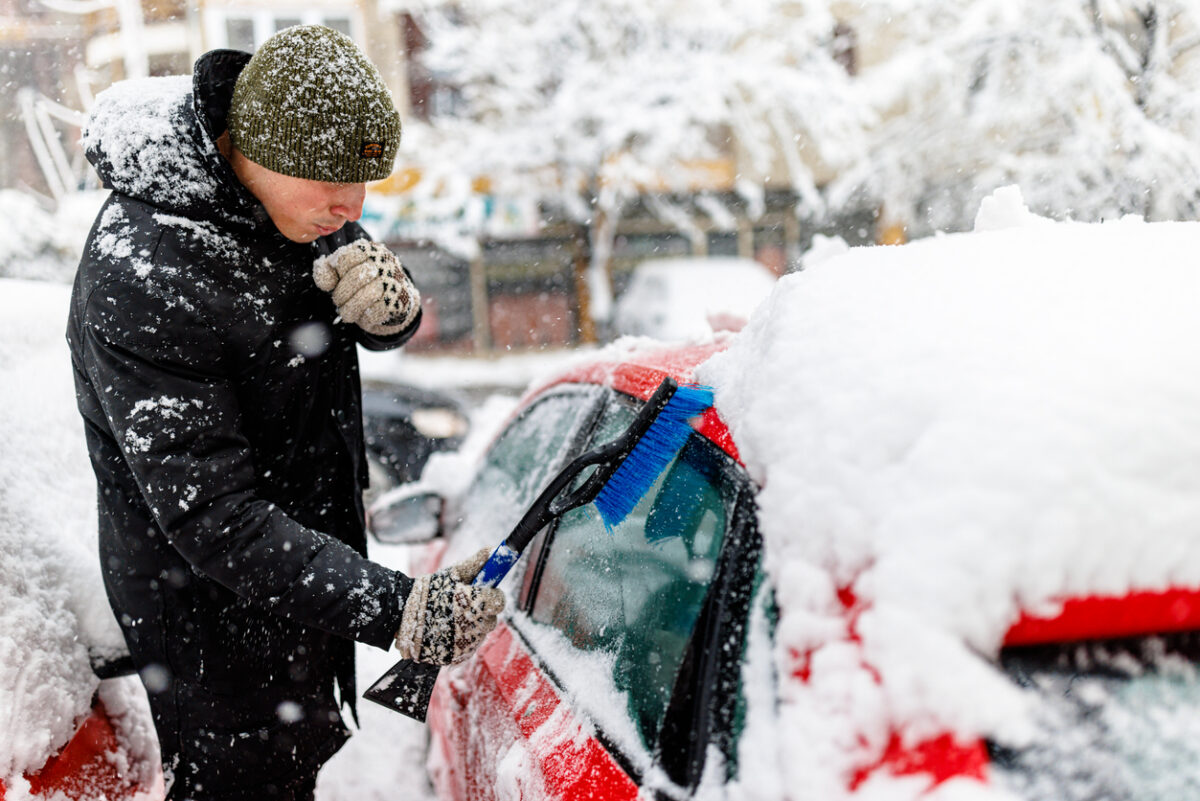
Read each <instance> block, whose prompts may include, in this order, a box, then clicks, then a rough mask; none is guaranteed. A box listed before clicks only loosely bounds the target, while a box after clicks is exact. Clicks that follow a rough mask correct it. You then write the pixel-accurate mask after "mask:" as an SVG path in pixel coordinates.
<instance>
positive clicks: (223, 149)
mask: <svg viewBox="0 0 1200 801" xmlns="http://www.w3.org/2000/svg"><path fill="white" fill-rule="evenodd" d="M217 151H218V152H220V154H221V155H222V156H224V157H225V158H226V159H228V158H230V156H232V155H233V140H232V139H230V138H229V130H228V129H226V130H225V131H224V132H223V133H222V134H221V135H220V136H218V137H217Z"/></svg>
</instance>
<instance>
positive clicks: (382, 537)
mask: <svg viewBox="0 0 1200 801" xmlns="http://www.w3.org/2000/svg"><path fill="white" fill-rule="evenodd" d="M444 504H445V499H443V498H442V496H441V495H438V494H437V493H436V492H430V491H428V490H422V489H419V488H417V487H413V486H408V487H400V488H399V489H396V490H393V491H392V492H389V493H387V494H386V495H384V496H382V497H381V498H379V500H377V501H375V503H373V504H372V505H371V508H370V510H369V511H368V512H367V530H368V531H370V532H371V536H373V537H374V538H375V539H376V540H378V541H379V542H381V543H383V544H385V545H418V544H420V543H423V542H429V541H430V540H432V539H433V538H434V537H437V536H438V535H439V534H441V517H442V506H443V505H444Z"/></svg>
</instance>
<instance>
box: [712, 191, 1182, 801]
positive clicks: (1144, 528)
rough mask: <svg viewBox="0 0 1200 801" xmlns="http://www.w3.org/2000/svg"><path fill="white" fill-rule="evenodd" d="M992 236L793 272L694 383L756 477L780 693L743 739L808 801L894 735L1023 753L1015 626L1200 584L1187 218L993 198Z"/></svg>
mask: <svg viewBox="0 0 1200 801" xmlns="http://www.w3.org/2000/svg"><path fill="white" fill-rule="evenodd" d="M1010 226H1011V227H1010ZM979 228H980V229H981V230H978V231H976V232H974V233H970V234H958V235H952V236H945V237H940V238H936V239H932V240H925V241H919V242H915V243H913V244H910V245H907V246H903V247H900V248H859V249H854V250H851V251H849V252H847V253H845V254H843V255H840V256H834V257H832V258H829V259H827V260H824V261H821V262H819V263H818V264H816V265H815V266H813V267H812V268H811V269H808V270H805V271H804V272H801V273H797V274H795V275H790V276H787V277H785V278H784V279H782V280H781V281H780V283H779V285H778V287H777V289H776V291H775V292H774V294H773V295H772V296H771V298H770V299H769V300H768V301H767V302H766V303H764V304H763V306H762V307H761V308H760V309H759V311H758V312H757V314H756V316H755V318H754V319H753V320H752V321H751V322H750V324H749V325H748V326H747V327H746V329H745V330H744V331H743V332H742V333H740V334H739V335H738V336H737V338H736V339H735V340H734V342H733V344H732V345H731V346H730V348H729V349H728V351H727V352H725V353H723V354H719V355H717V356H715V357H714V358H713V359H712V360H711V361H710V362H709V363H708V364H707V365H705V366H704V367H703V368H702V370H701V371H700V374H699V375H700V378H701V379H702V380H705V381H707V382H709V383H713V384H714V385H716V387H717V406H718V409H719V410H720V412H721V414H722V416H723V417H724V419H725V420H726V421H727V422H728V423H729V425H730V428H731V430H732V431H733V434H734V437H735V439H736V440H737V442H738V444H739V448H740V450H741V454H742V457H743V459H744V461H745V463H746V464H747V466H748V467H749V469H750V471H751V472H752V474H753V475H754V476H755V478H756V480H757V481H758V482H760V484H761V486H762V490H761V493H760V496H759V499H758V500H759V504H760V510H761V527H762V530H763V534H764V538H765V541H766V567H767V570H768V572H769V574H770V575H771V577H772V580H773V583H774V586H775V589H776V592H777V596H778V600H779V604H780V609H781V614H780V619H779V628H778V637H777V643H776V652H775V660H776V666H777V669H778V671H779V675H781V676H782V677H784V680H783V684H784V689H783V696H784V697H783V701H784V703H783V705H782V707H781V710H780V712H779V715H780V720H779V726H780V728H781V729H782V731H781V732H779V733H778V734H772V735H770V736H771V737H772V740H771V741H770V743H766V742H759V743H754V742H753V741H752V739H748V742H749V747H750V748H751V749H756V748H757V749H766V748H767V747H768V746H771V745H772V744H773V743H775V742H780V743H783V744H784V747H785V748H786V749H787V750H786V758H783V759H781V760H780V762H779V764H780V765H782V768H781V770H782V772H783V774H782V786H785V787H789V788H792V792H793V793H794V795H793V796H792V797H794V798H823V799H829V798H837V797H842V796H845V795H846V793H847V789H846V788H847V783H848V780H849V779H850V777H852V776H854V775H855V773H856V771H858V770H860V769H864V768H870V767H871V766H874V765H876V764H878V763H879V762H880V760H881V758H882V757H883V754H884V750H885V748H886V746H887V744H888V742H889V739H890V738H891V737H892V736H893V735H898V736H899V737H900V738H901V740H902V741H903V742H904V743H906V744H908V745H913V744H915V743H919V742H921V741H923V740H927V739H929V738H933V737H936V736H938V735H939V734H941V733H944V732H952V733H954V734H955V735H956V739H958V740H959V741H960V742H963V743H970V742H972V741H974V740H975V739H976V738H978V737H980V736H989V737H994V738H996V739H998V740H1000V741H1002V742H1008V743H1013V744H1016V743H1020V742H1021V741H1022V740H1023V739H1024V738H1025V737H1026V736H1027V734H1028V731H1029V730H1028V728H1027V719H1026V717H1025V715H1024V710H1025V709H1026V708H1027V707H1026V704H1025V696H1024V695H1023V694H1022V693H1021V691H1019V690H1018V689H1017V688H1016V687H1015V686H1014V685H1012V684H1010V683H1009V682H1008V681H1007V680H1006V679H1005V678H1004V677H1003V676H1002V675H1001V674H1000V673H999V672H998V671H995V670H994V669H992V667H991V666H990V664H989V663H988V662H987V659H988V658H990V657H992V656H994V655H995V654H996V653H997V652H998V650H999V647H1000V645H1001V642H1002V640H1003V637H1004V635H1005V633H1006V631H1007V630H1008V628H1009V627H1010V626H1011V625H1012V624H1013V623H1014V622H1015V621H1016V619H1017V617H1018V615H1019V613H1020V612H1021V611H1022V610H1029V611H1033V612H1037V613H1048V614H1052V613H1053V612H1054V610H1055V609H1056V608H1057V602H1059V601H1061V599H1063V598H1064V597H1068V596H1083V595H1089V594H1105V595H1107V594H1121V593H1125V592H1127V591H1129V590H1131V589H1136V590H1161V589H1166V588H1168V587H1190V588H1195V587H1200V469H1198V467H1200V348H1197V345H1196V343H1197V342H1200V314H1197V311H1196V310H1197V308H1200V269H1198V265H1197V254H1200V224H1196V223H1159V224H1146V223H1143V222H1141V221H1135V220H1122V221H1118V222H1111V223H1106V224H1093V225H1085V224H1069V223H1053V224H1052V223H1049V222H1047V221H1045V220H1040V219H1038V218H1036V217H1033V216H1032V215H1030V214H1029V213H1028V212H1027V211H1026V210H1025V208H1024V206H1023V204H1022V203H1021V202H1020V198H1019V196H1017V195H1014V194H1011V193H998V194H997V195H995V196H993V197H992V198H991V199H990V200H989V202H988V204H987V205H986V206H985V208H984V209H983V210H982V211H981V215H980V220H979ZM848 621H853V622H852V623H848ZM788 677H790V678H788ZM760 712H761V709H760ZM751 730H753V727H752V729H751ZM759 762H761V758H759V757H756V758H755V764H759ZM927 784H928V780H927V779H923V778H920V777H909V778H908V779H905V780H903V782H902V783H901V784H897V783H896V782H895V781H890V782H889V781H885V780H884V779H883V778H880V777H879V775H878V774H876V778H875V779H871V780H868V781H867V782H866V783H865V784H863V785H862V786H861V788H860V795H859V796H857V797H867V796H870V797H876V793H878V794H880V795H879V797H882V796H883V795H886V796H887V797H889V798H907V797H913V795H915V794H916V793H917V792H919V790H920V789H921V788H923V787H926V786H927ZM939 792H942V793H946V794H947V795H948V796H951V797H960V798H961V797H967V796H968V795H970V796H971V797H977V796H976V795H975V794H976V793H978V792H981V788H979V787H976V786H975V785H974V784H973V783H970V782H962V781H960V782H957V783H956V782H950V783H948V784H946V785H943V786H942V787H941V788H939ZM997 792H998V791H997ZM889 793H895V795H888V794H889ZM988 797H992V796H991V795H988Z"/></svg>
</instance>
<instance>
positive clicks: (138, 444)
mask: <svg viewBox="0 0 1200 801" xmlns="http://www.w3.org/2000/svg"><path fill="white" fill-rule="evenodd" d="M247 58H248V56H247V55H246V54H241V53H233V52H231V51H217V52H216V53H214V54H209V56H206V57H205V58H204V59H202V60H201V62H199V63H198V64H197V70H196V78H195V84H194V86H195V89H194V92H195V94H193V91H192V85H191V84H189V83H187V82H184V81H181V80H179V79H150V83H151V84H152V85H153V86H154V90H153V91H148V90H147V91H130V90H129V87H123V88H122V89H121V90H119V91H117V92H115V93H114V94H112V95H109V93H105V94H104V95H102V96H101V98H100V99H99V100H98V102H97V107H96V111H95V112H94V114H93V118H92V124H91V125H90V126H89V129H88V133H87V152H88V155H89V158H90V159H91V160H92V162H93V164H95V165H96V167H97V169H98V171H99V172H100V174H101V177H102V178H103V179H104V181H105V183H106V185H108V186H110V187H112V188H113V194H112V196H111V197H110V199H109V200H108V202H107V203H106V205H105V207H104V208H103V209H102V210H101V213H100V215H99V216H98V218H97V222H96V224H95V226H94V227H93V230H92V232H91V235H90V237H89V240H88V244H87V246H86V250H85V254H84V257H83V259H82V262H81V264H80V268H79V273H78V275H77V276H76V281H75V288H74V294H73V298H72V308H71V316H70V321H69V324H68V340H69V343H70V346H71V352H72V359H73V363H74V368H75V376H76V388H77V397H78V403H79V407H80V411H81V413H82V414H83V417H84V420H85V427H86V431H87V436H88V444H89V451H90V454H91V458H92V461H93V466H94V468H95V471H96V475H97V479H98V481H99V485H100V500H101V503H100V542H101V555H102V563H103V565H102V566H103V568H104V576H105V582H106V586H107V588H108V591H109V595H110V598H111V599H112V602H113V605H114V608H115V609H116V610H117V612H118V616H119V618H120V619H121V622H122V625H123V627H124V629H125V632H126V639H127V641H129V642H130V643H131V650H132V651H134V652H135V653H134V656H135V660H136V661H138V662H139V664H143V665H145V664H151V663H154V664H158V665H161V666H165V667H166V668H167V669H168V671H169V673H170V674H171V675H172V676H174V677H177V678H178V679H180V680H183V681H185V682H192V683H195V684H197V685H202V686H208V687H216V688H219V689H221V690H222V691H240V690H244V689H247V688H256V687H266V686H274V685H275V684H277V683H278V681H279V680H280V677H286V678H288V679H289V680H290V681H293V682H298V683H299V685H301V686H303V687H309V686H310V685H311V687H316V686H317V685H323V684H324V680H325V679H327V678H328V677H329V676H331V675H333V673H334V672H336V674H337V677H338V679H339V681H340V683H341V684H342V689H343V697H344V698H346V697H353V676H352V664H351V661H350V660H351V659H352V646H351V644H350V643H349V640H351V639H353V640H359V641H362V642H366V643H370V644H372V645H376V646H379V647H383V648H386V647H388V645H389V643H390V641H391V638H392V635H393V634H394V632H395V631H396V629H397V628H398V625H399V616H400V610H401V606H402V602H403V599H404V597H405V596H406V595H407V593H408V591H409V589H410V587H411V581H410V580H409V579H408V578H407V577H406V576H404V575H402V574H400V573H397V572H395V571H392V570H389V569H387V568H384V567H383V566H381V565H378V564H376V563H374V562H371V561H369V560H367V559H366V558H365V553H366V537H365V533H364V530H363V509H362V501H361V494H360V492H361V488H362V486H364V485H365V483H366V474H367V473H366V462H365V452H364V448H363V437H362V420H361V399H360V388H359V377H358V362H357V354H356V350H355V348H356V344H359V343H361V344H364V345H366V346H368V347H373V348H384V347H394V346H396V345H399V344H401V343H402V342H403V341H404V340H406V339H407V338H408V336H411V333H412V330H409V331H406V332H403V333H402V334H401V335H398V336H396V337H392V338H390V339H379V338H375V337H370V336H368V335H366V334H365V333H364V332H362V331H361V330H360V329H358V328H357V326H352V325H346V324H343V323H341V322H338V321H336V319H335V318H336V309H335V308H334V306H333V303H332V301H331V299H330V298H329V296H328V295H327V294H326V293H324V292H322V291H320V290H319V289H317V288H316V286H315V285H314V284H313V281H312V277H311V269H312V262H313V259H314V258H316V257H317V256H318V255H320V254H321V253H323V252H328V250H331V249H333V248H336V247H338V246H340V245H342V244H345V243H346V242H348V241H351V240H353V239H356V238H361V237H365V236H366V234H365V232H364V231H363V230H362V229H361V228H360V227H359V226H357V225H355V224H348V225H347V226H345V227H344V228H343V229H342V230H341V231H339V232H337V233H336V234H334V235H331V236H330V237H325V238H324V239H323V240H319V241H318V242H317V243H312V244H297V243H293V242H290V241H288V240H286V239H285V238H283V237H282V236H281V235H280V234H279V233H278V232H277V231H276V230H275V228H274V226H273V225H272V224H271V223H270V221H269V219H268V218H266V216H265V213H264V212H263V210H262V208H261V207H260V206H258V205H257V203H256V202H255V201H254V199H253V198H252V196H250V195H249V193H248V192H246V190H245V189H244V188H243V187H241V185H240V184H238V183H237V181H236V178H234V177H233V173H232V170H230V169H229V168H228V165H227V164H226V163H225V162H224V159H223V158H222V157H221V156H220V155H219V154H218V153H216V149H215V146H213V140H214V139H215V136H216V133H217V132H218V131H219V130H221V126H223V116H224V110H225V109H226V108H227V107H228V95H229V93H230V92H231V91H232V86H233V81H234V80H235V79H236V75H237V72H238V71H239V70H240V69H241V67H242V66H244V63H245V60H246V59H247ZM154 81H160V82H162V83H160V84H154V83H153V82H154ZM139 83H142V84H145V83H147V82H146V81H142V82H139ZM111 91H112V90H110V92H111ZM139 98H140V99H141V100H142V101H143V102H141V103H140V104H139V102H138V101H139ZM110 104H115V105H111V106H110ZM131 104H132V105H131ZM130 137H133V138H132V139H131V138H130ZM413 330H415V325H414V326H413ZM330 634H332V635H337V637H335V638H333V639H330V637H329V636H328V635H330ZM334 668H336V671H335V670H334Z"/></svg>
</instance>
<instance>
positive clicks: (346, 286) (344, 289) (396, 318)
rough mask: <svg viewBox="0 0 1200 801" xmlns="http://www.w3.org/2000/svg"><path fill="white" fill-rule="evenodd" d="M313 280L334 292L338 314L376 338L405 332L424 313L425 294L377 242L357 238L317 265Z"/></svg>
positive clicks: (315, 263)
mask: <svg viewBox="0 0 1200 801" xmlns="http://www.w3.org/2000/svg"><path fill="white" fill-rule="evenodd" d="M313 281H315V282H316V284H317V286H318V287H320V288H321V289H323V290H325V291H326V292H331V293H333V302H334V304H335V305H336V306H337V308H338V314H339V315H341V318H342V319H343V320H345V321H346V322H348V323H357V324H358V326H359V328H361V329H363V330H364V331H366V332H367V333H369V334H375V335H376V336H388V335H390V334H398V333H399V332H401V331H403V330H404V329H405V328H407V327H408V326H409V325H411V324H412V321H413V320H414V319H415V318H416V316H417V312H419V311H420V310H421V293H420V292H418V291H417V288H416V287H415V286H413V283H412V281H410V280H409V279H408V275H407V274H406V273H405V272H404V268H403V267H401V266H400V260H399V259H397V258H396V257H395V255H393V254H392V252H391V251H390V250H388V249H387V248H386V247H384V246H383V245H381V244H380V243H378V242H372V241H370V240H367V239H359V240H356V241H354V242H351V243H350V244H348V245H342V246H341V247H340V248H338V249H337V250H335V251H333V252H332V253H330V254H329V255H328V256H322V257H321V258H319V259H317V260H316V261H314V262H313Z"/></svg>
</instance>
